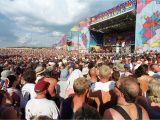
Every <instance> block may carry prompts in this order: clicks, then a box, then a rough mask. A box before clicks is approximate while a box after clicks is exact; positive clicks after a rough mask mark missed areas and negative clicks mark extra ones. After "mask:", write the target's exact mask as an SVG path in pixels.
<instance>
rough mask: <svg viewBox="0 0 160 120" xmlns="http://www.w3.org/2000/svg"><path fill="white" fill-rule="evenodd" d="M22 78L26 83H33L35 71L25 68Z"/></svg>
mask: <svg viewBox="0 0 160 120" xmlns="http://www.w3.org/2000/svg"><path fill="white" fill-rule="evenodd" d="M23 78H24V80H25V81H26V82H28V83H35V80H36V72H35V71H33V70H27V71H25V72H24V74H23Z"/></svg>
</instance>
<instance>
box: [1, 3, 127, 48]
mask: <svg viewBox="0 0 160 120" xmlns="http://www.w3.org/2000/svg"><path fill="white" fill-rule="evenodd" d="M125 1H128V0H0V47H14V46H52V44H54V43H57V42H58V41H59V40H60V38H61V37H62V36H63V35H64V34H66V33H67V32H69V30H70V29H71V27H72V26H74V25H76V24H78V23H79V22H80V21H82V20H83V19H85V18H87V17H90V16H94V15H96V14H98V13H100V12H103V11H106V10H107V9H109V8H112V7H114V6H116V5H118V4H120V3H122V2H125Z"/></svg>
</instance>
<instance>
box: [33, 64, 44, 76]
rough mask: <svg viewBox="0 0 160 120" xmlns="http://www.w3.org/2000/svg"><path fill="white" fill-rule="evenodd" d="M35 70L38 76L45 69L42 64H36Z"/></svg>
mask: <svg viewBox="0 0 160 120" xmlns="http://www.w3.org/2000/svg"><path fill="white" fill-rule="evenodd" d="M35 71H36V76H38V75H40V74H42V73H44V72H45V71H46V69H45V68H44V67H42V66H38V67H37V68H36V69H35Z"/></svg>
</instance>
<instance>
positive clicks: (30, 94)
mask: <svg viewBox="0 0 160 120" xmlns="http://www.w3.org/2000/svg"><path fill="white" fill-rule="evenodd" d="M34 87H35V84H33V83H26V84H25V85H24V86H23V87H22V90H21V93H22V95H21V108H24V107H25V106H26V104H27V102H28V100H29V99H32V98H35V97H36V96H37V94H36V93H35V91H34Z"/></svg>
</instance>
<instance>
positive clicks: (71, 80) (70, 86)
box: [67, 69, 83, 90]
mask: <svg viewBox="0 0 160 120" xmlns="http://www.w3.org/2000/svg"><path fill="white" fill-rule="evenodd" d="M79 77H83V74H82V72H81V71H80V70H79V69H75V70H74V71H73V72H72V73H71V75H70V76H69V77H68V80H67V83H68V87H67V90H68V89H73V83H74V81H75V80H76V79H77V78H79Z"/></svg>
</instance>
